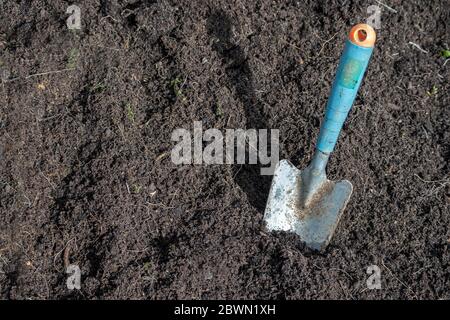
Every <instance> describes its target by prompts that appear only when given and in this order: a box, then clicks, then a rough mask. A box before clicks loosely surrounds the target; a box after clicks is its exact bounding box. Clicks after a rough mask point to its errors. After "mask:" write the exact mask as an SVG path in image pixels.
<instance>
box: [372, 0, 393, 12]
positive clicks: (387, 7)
mask: <svg viewBox="0 0 450 320" xmlns="http://www.w3.org/2000/svg"><path fill="white" fill-rule="evenodd" d="M375 1H376V2H377V3H378V4H381V5H382V6H383V7H385V8H386V9H388V10H389V11H391V12H393V13H397V10H395V9H394V8H392V7H389V6H388V5H387V4H385V3H383V2H380V1H378V0H375Z"/></svg>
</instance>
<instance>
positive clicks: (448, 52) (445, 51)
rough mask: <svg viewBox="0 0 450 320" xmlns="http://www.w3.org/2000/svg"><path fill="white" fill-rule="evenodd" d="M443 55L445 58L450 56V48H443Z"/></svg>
mask: <svg viewBox="0 0 450 320" xmlns="http://www.w3.org/2000/svg"><path fill="white" fill-rule="evenodd" d="M441 56H442V57H444V58H445V59H447V58H450V50H447V49H444V50H441Z"/></svg>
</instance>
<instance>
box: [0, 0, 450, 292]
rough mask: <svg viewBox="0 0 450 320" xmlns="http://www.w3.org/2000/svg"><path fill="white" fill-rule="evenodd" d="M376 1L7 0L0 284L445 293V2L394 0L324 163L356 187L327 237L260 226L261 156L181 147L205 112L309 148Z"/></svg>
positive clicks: (290, 150)
mask: <svg viewBox="0 0 450 320" xmlns="http://www.w3.org/2000/svg"><path fill="white" fill-rule="evenodd" d="M372 2H373V1H372ZM372 2H366V1H352V0H341V1H337V0H334V1H317V0H312V1H307V2H306V3H305V2H303V1H268V0H259V1H258V0H257V1H242V0H234V1H232V0H223V1H192V0H177V1H171V0H167V1H152V0H128V1H127V0H123V1H121V0H114V1H104V0H100V1H91V0H78V1H76V4H78V5H79V6H80V7H81V17H82V30H80V31H71V30H68V28H67V27H66V19H67V17H68V15H67V14H65V11H66V8H67V7H68V5H69V4H70V3H67V2H66V1H61V0H51V1H50V0H36V1H0V9H1V10H0V22H1V23H0V50H1V55H0V68H1V69H2V79H3V80H2V83H1V85H0V108H1V113H0V146H1V149H0V152H1V160H0V161H1V162H0V179H1V180H0V201H1V204H0V210H1V212H0V297H1V298H4V299H48V298H52V299H53V298H56V299H60V298H70V299H72V298H75V299H83V298H88V299H92V298H94V299H95V298H108V299H111V298H133V299H168V298H195V299H197V298H204V299H212V298H227V299H228V298H262V299H267V298H283V299H284V298H286V299H303V298H306V299H310V298H325V299H328V298H333V299H374V298H375V299H379V298H387V299H398V298H400V299H415V298H421V299H441V298H442V299H450V265H449V263H450V229H449V226H450V214H449V212H450V210H449V209H450V176H449V157H450V149H449V141H450V131H449V122H450V121H449V116H450V114H449V102H450V99H449V89H450V86H449V67H450V63H447V64H446V65H444V63H445V59H444V58H443V57H442V56H441V55H440V51H441V50H442V49H446V48H447V49H448V46H449V44H450V39H449V38H450V37H449V34H450V32H449V21H450V14H449V4H448V2H446V1H438V0H436V1H425V0H423V1H414V3H413V2H412V1H401V0H389V1H385V2H386V3H387V4H388V5H389V6H391V7H393V8H395V10H396V11H397V12H396V13H395V12H392V11H390V10H388V9H386V8H385V7H382V16H381V29H380V30H378V41H377V46H376V49H375V51H374V54H373V58H372V60H371V64H370V66H369V70H368V72H367V76H366V78H365V80H364V83H363V85H362V87H361V89H360V92H359V96H358V98H357V100H356V101H355V105H354V107H353V110H352V111H351V113H350V116H349V119H348V120H347V122H346V125H345V127H344V130H343V132H342V134H341V137H340V140H339V143H338V146H337V148H336V150H335V152H334V153H333V155H332V158H331V161H330V164H329V167H328V172H329V176H330V178H331V179H333V180H338V179H344V178H345V179H348V180H350V181H351V182H352V183H353V186H354V193H353V196H352V198H351V200H350V202H349V205H348V206H347V209H346V211H345V214H344V216H343V219H342V220H341V222H340V224H339V226H338V229H337V231H336V234H335V236H334V238H333V240H332V242H331V244H330V246H329V247H328V248H327V249H326V251H325V252H323V253H321V254H316V253H313V252H310V251H308V250H307V249H306V248H304V247H303V245H302V244H301V243H300V242H299V239H298V238H297V237H296V236H293V235H289V234H270V233H268V232H266V231H265V230H264V225H263V222H262V218H263V210H264V206H265V201H266V198H267V193H268V187H269V184H270V177H261V176H260V175H259V174H258V173H259V168H258V166H257V165H253V166H251V165H250V166H249V165H246V166H238V165H233V166H230V165H214V166H203V165H186V166H176V165H174V164H172V162H171V159H170V151H171V149H172V147H173V145H174V143H173V142H172V141H171V134H172V131H173V130H174V129H176V128H188V129H190V128H192V126H193V122H194V121H195V120H197V121H202V122H203V127H204V128H213V127H214V128H219V129H221V130H224V129H226V128H275V129H279V130H280V142H281V145H280V158H288V159H290V160H291V161H292V162H293V163H294V164H295V165H297V166H298V167H304V166H306V165H307V164H308V162H309V160H310V158H311V156H312V153H313V150H314V142H315V139H316V137H317V134H318V130H319V125H320V121H321V119H322V116H323V112H324V106H325V103H326V100H327V97H328V94H329V91H330V85H331V82H332V79H333V77H334V72H335V69H336V66H337V62H338V59H339V56H340V53H341V50H342V48H343V42H344V40H345V37H346V34H347V32H348V30H349V29H350V27H351V26H352V25H353V24H355V23H358V22H364V21H365V19H366V18H367V17H368V14H367V12H366V10H367V7H368V6H369V5H371V4H376V2H373V3H372ZM409 42H413V43H416V44H418V45H420V47H421V48H422V49H423V50H425V51H426V52H422V51H421V50H419V49H418V48H416V47H414V46H413V45H412V44H409ZM71 68H74V70H71ZM58 70H59V72H53V71H58ZM49 71H52V72H50V73H46V72H49ZM41 73H44V74H41ZM174 80H177V81H176V82H179V86H180V87H181V89H180V90H179V91H177V90H176V88H175V90H174V85H173V83H174V82H173V81H174ZM176 93H177V94H176ZM70 263H71V264H77V265H79V266H80V268H81V271H82V284H81V285H82V288H81V290H80V291H78V290H74V291H69V290H68V289H67V287H66V278H67V275H66V273H65V267H66V266H67V265H68V264H70ZM373 264H375V265H378V266H379V267H380V269H381V280H382V289H381V290H369V289H367V286H366V280H367V278H368V277H369V275H368V274H366V270H367V267H368V266H370V265H373Z"/></svg>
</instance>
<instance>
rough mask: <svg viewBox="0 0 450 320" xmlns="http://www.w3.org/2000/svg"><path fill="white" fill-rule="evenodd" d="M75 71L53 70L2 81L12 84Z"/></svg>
mask: <svg viewBox="0 0 450 320" xmlns="http://www.w3.org/2000/svg"><path fill="white" fill-rule="evenodd" d="M73 70H75V69H61V70H54V71H47V72H40V73H34V74H30V75H28V76H25V77H23V78H22V77H16V78H12V79H6V80H3V82H13V81H16V80H19V79H25V80H26V79H30V78H34V77H39V76H46V75H49V74H55V73H61V72H66V71H73Z"/></svg>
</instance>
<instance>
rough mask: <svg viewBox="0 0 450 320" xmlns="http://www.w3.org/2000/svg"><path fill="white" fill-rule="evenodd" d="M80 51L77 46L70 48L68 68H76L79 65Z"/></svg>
mask: <svg viewBox="0 0 450 320" xmlns="http://www.w3.org/2000/svg"><path fill="white" fill-rule="evenodd" d="M79 55H80V52H79V51H78V49H77V48H72V49H70V52H69V55H68V58H67V65H66V67H67V69H75V68H76V67H77V61H78V56H79Z"/></svg>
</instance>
